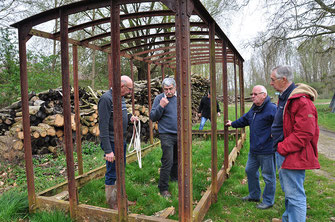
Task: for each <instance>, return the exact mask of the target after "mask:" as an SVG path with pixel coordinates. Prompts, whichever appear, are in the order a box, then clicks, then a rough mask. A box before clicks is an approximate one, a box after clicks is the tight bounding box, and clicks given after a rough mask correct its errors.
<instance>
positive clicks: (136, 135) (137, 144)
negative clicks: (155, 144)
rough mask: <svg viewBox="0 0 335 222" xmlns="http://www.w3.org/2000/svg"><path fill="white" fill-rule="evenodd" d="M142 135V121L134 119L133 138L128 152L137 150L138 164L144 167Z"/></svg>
mask: <svg viewBox="0 0 335 222" xmlns="http://www.w3.org/2000/svg"><path fill="white" fill-rule="evenodd" d="M136 123H137V124H136ZM136 125H137V126H136ZM140 136H141V121H134V128H133V136H132V137H131V140H130V143H129V146H128V152H129V153H132V152H134V151H135V150H136V154H137V161H138V166H139V167H140V168H142V159H141V137H140ZM132 145H133V147H134V148H133V149H131V146H132Z"/></svg>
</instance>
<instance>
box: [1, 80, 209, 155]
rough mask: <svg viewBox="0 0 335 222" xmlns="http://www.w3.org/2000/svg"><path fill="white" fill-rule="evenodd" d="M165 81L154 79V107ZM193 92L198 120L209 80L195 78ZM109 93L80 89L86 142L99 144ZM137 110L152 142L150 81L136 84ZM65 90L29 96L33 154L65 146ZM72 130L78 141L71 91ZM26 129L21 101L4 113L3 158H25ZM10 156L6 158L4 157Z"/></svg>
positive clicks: (143, 131) (143, 134) (145, 137)
mask: <svg viewBox="0 0 335 222" xmlns="http://www.w3.org/2000/svg"><path fill="white" fill-rule="evenodd" d="M161 83H162V79H161V78H154V79H152V80H151V95H152V96H151V98H152V101H151V104H152V103H153V101H154V99H155V98H156V96H157V95H158V94H159V93H161V92H162V86H161ZM191 84H192V85H191V90H192V99H191V101H192V116H193V117H194V118H193V119H195V121H196V118H195V117H196V113H197V109H198V106H199V103H200V100H201V98H202V97H203V96H204V95H205V94H206V92H207V91H208V89H209V80H207V79H204V78H202V77H201V76H199V75H193V76H192V78H191ZM104 92H105V91H102V90H98V91H93V90H92V89H91V88H90V87H86V88H79V98H80V101H79V106H80V124H81V126H80V130H81V137H82V140H89V141H98V137H99V134H100V131H99V123H98V121H99V118H98V110H97V104H98V101H99V97H100V96H101V95H102V94H103V93H104ZM134 94H135V110H134V115H136V116H138V117H139V119H140V121H141V140H142V141H143V142H147V141H148V139H149V135H150V133H149V109H148V87H147V81H145V80H144V81H137V82H135V83H134ZM62 96H63V95H62V89H61V88H57V89H50V90H48V91H45V92H41V93H38V94H36V93H30V94H29V114H30V125H31V128H30V130H31V132H30V136H31V141H32V152H33V154H44V153H55V154H56V152H57V149H62V147H63V140H64V139H63V137H64V129H63V127H64V116H63V108H62V105H63V102H62ZM126 103H127V107H128V112H129V113H132V112H133V111H132V108H131V97H130V96H128V97H127V98H126ZM71 110H72V116H71V122H72V124H71V127H72V130H73V133H72V135H73V141H75V135H76V134H75V130H76V126H75V121H74V119H75V118H74V117H75V115H74V95H73V90H72V91H71ZM128 132H129V133H128V136H127V141H129V140H130V138H131V136H132V132H133V126H132V125H131V124H130V125H129V128H128ZM157 134H158V125H157V124H156V123H154V136H157ZM23 140H24V135H23V129H22V107H21V101H18V102H15V103H13V104H12V105H11V106H9V107H6V108H3V109H1V110H0V158H1V157H2V158H5V159H7V160H10V161H13V160H15V159H22V158H23ZM5 153H7V154H6V155H4V154H5Z"/></svg>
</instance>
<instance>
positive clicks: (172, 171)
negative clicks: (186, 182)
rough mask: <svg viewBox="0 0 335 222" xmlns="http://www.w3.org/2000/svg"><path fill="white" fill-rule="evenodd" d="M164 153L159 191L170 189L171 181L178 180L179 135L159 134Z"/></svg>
mask: <svg viewBox="0 0 335 222" xmlns="http://www.w3.org/2000/svg"><path fill="white" fill-rule="evenodd" d="M159 139H160V141H161V147H162V151H163V155H162V159H161V162H162V166H161V171H160V177H159V183H158V188H159V191H160V192H162V191H165V190H168V189H169V179H170V178H171V180H172V181H173V180H178V147H177V134H169V133H164V134H163V133H162V134H159Z"/></svg>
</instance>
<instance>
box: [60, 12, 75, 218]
mask: <svg viewBox="0 0 335 222" xmlns="http://www.w3.org/2000/svg"><path fill="white" fill-rule="evenodd" d="M60 39H61V64H62V92H63V113H64V140H65V153H66V165H67V168H66V169H67V178H68V190H69V201H70V215H71V218H75V217H76V206H77V203H78V199H77V191H76V182H75V176H74V160H73V144H72V128H71V104H70V71H69V45H68V43H69V39H68V15H67V12H66V11H65V10H61V11H60Z"/></svg>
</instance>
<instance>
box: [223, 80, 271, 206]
mask: <svg viewBox="0 0 335 222" xmlns="http://www.w3.org/2000/svg"><path fill="white" fill-rule="evenodd" d="M250 95H251V96H252V101H253V105H252V107H251V109H250V110H249V112H247V113H246V114H244V115H243V116H242V117H241V118H239V119H238V120H236V121H234V122H231V121H230V120H228V122H227V123H226V125H227V126H232V127H234V128H240V127H245V126H249V127H250V151H249V156H248V161H247V165H246V167H245V172H246V173H247V177H248V188H249V195H248V196H245V197H243V198H242V200H244V201H255V202H259V201H260V198H261V188H260V184H259V167H260V168H261V172H262V176H263V179H264V182H265V188H264V191H263V201H262V203H260V204H258V205H257V208H259V209H267V208H270V207H272V206H273V204H274V201H275V192H276V165H275V155H274V153H275V150H274V149H273V144H272V138H271V125H272V122H273V119H274V116H275V113H276V105H275V104H273V103H271V102H270V97H268V96H267V90H266V88H265V87H264V86H261V85H257V86H255V87H254V88H253V90H252V93H251V94H250Z"/></svg>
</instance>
